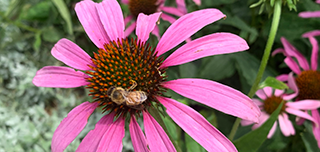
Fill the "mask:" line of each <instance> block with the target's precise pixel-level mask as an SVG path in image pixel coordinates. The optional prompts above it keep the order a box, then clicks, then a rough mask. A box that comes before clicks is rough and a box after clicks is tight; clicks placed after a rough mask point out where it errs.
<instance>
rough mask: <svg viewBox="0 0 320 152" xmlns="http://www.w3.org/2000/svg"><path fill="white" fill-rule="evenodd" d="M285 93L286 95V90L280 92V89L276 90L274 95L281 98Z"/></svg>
mask: <svg viewBox="0 0 320 152" xmlns="http://www.w3.org/2000/svg"><path fill="white" fill-rule="evenodd" d="M283 93H284V90H278V89H276V90H274V95H275V96H277V97H279V96H281V95H282V94H283Z"/></svg>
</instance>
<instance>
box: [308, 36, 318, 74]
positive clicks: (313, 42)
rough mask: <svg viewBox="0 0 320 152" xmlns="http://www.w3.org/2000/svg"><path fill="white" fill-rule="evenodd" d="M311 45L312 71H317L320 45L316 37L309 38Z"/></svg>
mask: <svg viewBox="0 0 320 152" xmlns="http://www.w3.org/2000/svg"><path fill="white" fill-rule="evenodd" d="M309 40H310V43H311V45H312V54H311V69H312V70H314V71H316V70H317V68H318V51H319V45H318V41H317V40H316V39H315V38H314V37H309Z"/></svg>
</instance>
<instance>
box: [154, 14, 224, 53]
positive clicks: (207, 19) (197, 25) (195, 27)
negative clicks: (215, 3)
mask: <svg viewBox="0 0 320 152" xmlns="http://www.w3.org/2000/svg"><path fill="white" fill-rule="evenodd" d="M223 17H225V15H224V14H223V13H222V12H220V11H219V10H218V9H203V10H199V11H195V12H192V13H188V14H186V15H184V16H182V17H180V18H179V19H178V20H177V21H175V22H174V23H173V24H172V25H171V26H170V27H169V28H168V29H167V31H166V32H165V33H164V34H163V36H162V38H161V39H160V41H159V43H158V45H157V48H156V52H158V54H157V55H158V56H160V55H161V54H163V53H165V52H167V51H169V50H170V49H172V48H174V47H175V46H177V45H178V44H180V43H181V42H183V41H184V40H186V39H187V38H189V37H190V36H191V35H193V34H194V33H195V32H197V31H199V30H200V29H201V28H203V27H204V26H206V25H208V24H210V23H212V22H215V21H217V20H219V19H221V18H223Z"/></svg>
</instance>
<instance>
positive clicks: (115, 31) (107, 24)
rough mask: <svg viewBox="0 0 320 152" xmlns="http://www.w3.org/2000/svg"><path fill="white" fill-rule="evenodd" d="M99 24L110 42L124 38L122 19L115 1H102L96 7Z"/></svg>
mask: <svg viewBox="0 0 320 152" xmlns="http://www.w3.org/2000/svg"><path fill="white" fill-rule="evenodd" d="M96 7H97V10H98V13H99V16H100V19H101V22H102V24H103V27H104V29H105V30H106V32H107V34H108V36H109V38H110V40H111V41H117V39H122V38H124V32H123V31H124V28H125V25H124V19H123V15H122V11H121V7H120V5H119V3H118V2H117V1H116V0H104V1H102V2H101V3H99V4H98V5H96Z"/></svg>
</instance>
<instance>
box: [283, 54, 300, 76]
mask: <svg viewBox="0 0 320 152" xmlns="http://www.w3.org/2000/svg"><path fill="white" fill-rule="evenodd" d="M284 62H285V63H286V64H287V65H288V67H289V68H290V69H291V70H292V71H293V72H294V73H296V74H300V73H301V70H300V67H299V66H298V64H297V63H296V62H295V61H294V60H293V59H292V58H291V57H289V56H288V57H286V58H285V59H284Z"/></svg>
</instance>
